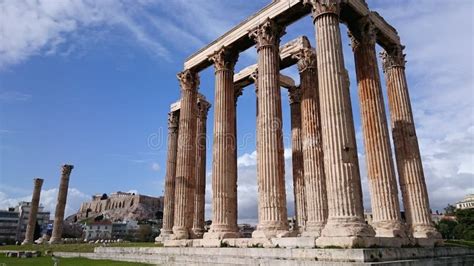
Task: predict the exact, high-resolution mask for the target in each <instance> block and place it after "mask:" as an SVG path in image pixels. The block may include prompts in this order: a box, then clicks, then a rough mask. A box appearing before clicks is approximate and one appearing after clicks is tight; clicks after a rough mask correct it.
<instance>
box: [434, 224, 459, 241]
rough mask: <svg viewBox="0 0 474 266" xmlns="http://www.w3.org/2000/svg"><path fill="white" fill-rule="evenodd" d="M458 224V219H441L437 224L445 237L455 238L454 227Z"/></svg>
mask: <svg viewBox="0 0 474 266" xmlns="http://www.w3.org/2000/svg"><path fill="white" fill-rule="evenodd" d="M457 225H458V223H457V222H456V221H452V220H441V221H439V223H438V224H437V225H436V229H438V231H439V232H440V233H441V235H442V236H443V238H444V239H455V234H454V228H455V227H456V226H457Z"/></svg>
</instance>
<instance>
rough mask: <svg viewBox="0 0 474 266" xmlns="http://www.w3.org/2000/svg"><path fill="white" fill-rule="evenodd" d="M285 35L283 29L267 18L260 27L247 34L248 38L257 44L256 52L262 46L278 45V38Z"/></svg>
mask: <svg viewBox="0 0 474 266" xmlns="http://www.w3.org/2000/svg"><path fill="white" fill-rule="evenodd" d="M283 34H285V29H284V27H281V26H280V25H278V24H276V23H275V21H273V20H271V19H270V18H267V19H266V20H265V21H264V22H263V23H262V24H261V25H259V26H257V27H256V28H254V29H253V30H251V31H250V32H249V36H250V38H252V39H254V40H255V42H256V43H257V50H259V49H260V48H262V47H264V46H276V47H278V46H279V45H280V37H281V36H282V35H283Z"/></svg>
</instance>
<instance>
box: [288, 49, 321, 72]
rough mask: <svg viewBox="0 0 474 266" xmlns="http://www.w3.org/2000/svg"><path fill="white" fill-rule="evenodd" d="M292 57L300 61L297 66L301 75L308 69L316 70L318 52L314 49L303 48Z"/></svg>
mask: <svg viewBox="0 0 474 266" xmlns="http://www.w3.org/2000/svg"><path fill="white" fill-rule="evenodd" d="M292 57H293V58H295V59H296V60H298V62H297V66H298V70H299V71H300V73H301V72H304V71H305V70H306V69H308V68H316V51H315V50H314V49H312V48H303V49H301V50H299V51H298V52H297V53H295V54H294V55H293V56H292Z"/></svg>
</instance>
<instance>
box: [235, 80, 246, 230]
mask: <svg viewBox="0 0 474 266" xmlns="http://www.w3.org/2000/svg"><path fill="white" fill-rule="evenodd" d="M243 89H244V88H242V87H234V107H235V119H234V136H235V142H234V145H235V151H234V153H235V155H234V156H235V158H236V163H235V164H234V168H235V177H236V180H238V179H239V173H238V165H237V158H238V156H237V149H238V145H239V143H238V140H237V100H238V99H239V96H241V95H242V91H243ZM237 189H238V188H237V186H236V187H235V193H236V194H237V196H236V197H237V200H235V201H234V207H233V208H234V210H235V216H236V217H237V218H236V219H238V218H239V208H238V202H237V201H238V190H237ZM239 236H240V235H239Z"/></svg>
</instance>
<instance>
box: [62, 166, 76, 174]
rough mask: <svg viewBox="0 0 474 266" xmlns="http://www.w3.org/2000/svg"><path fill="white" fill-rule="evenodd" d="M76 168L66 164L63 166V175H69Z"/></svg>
mask: <svg viewBox="0 0 474 266" xmlns="http://www.w3.org/2000/svg"><path fill="white" fill-rule="evenodd" d="M73 168H74V165H70V164H65V165H63V166H62V169H61V170H62V174H63V175H69V174H70V173H71V171H72V169H73Z"/></svg>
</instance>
